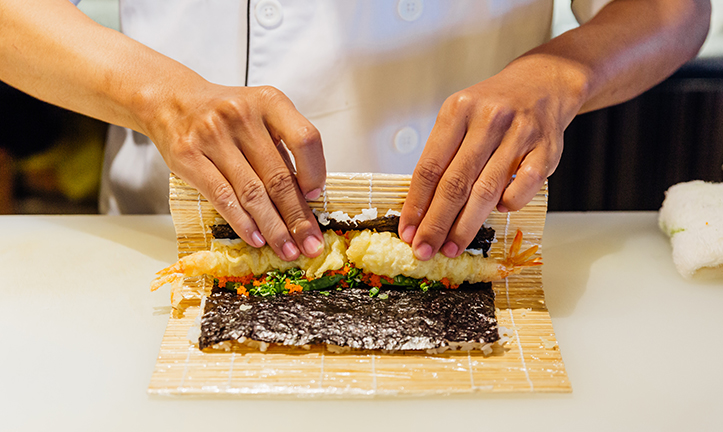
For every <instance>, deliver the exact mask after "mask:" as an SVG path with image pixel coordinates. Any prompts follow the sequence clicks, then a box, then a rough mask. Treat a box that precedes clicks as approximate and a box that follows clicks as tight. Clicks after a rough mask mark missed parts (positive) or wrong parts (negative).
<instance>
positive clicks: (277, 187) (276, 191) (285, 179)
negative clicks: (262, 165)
mask: <svg viewBox="0 0 723 432" xmlns="http://www.w3.org/2000/svg"><path fill="white" fill-rule="evenodd" d="M266 187H267V188H268V190H269V194H270V195H272V196H276V197H278V196H286V195H289V194H293V193H294V192H295V191H294V189H295V188H296V180H295V178H294V176H293V175H292V174H291V173H290V172H289V171H288V170H280V171H278V172H276V173H274V174H272V175H271V176H270V177H269V179H268V181H267V182H266Z"/></svg>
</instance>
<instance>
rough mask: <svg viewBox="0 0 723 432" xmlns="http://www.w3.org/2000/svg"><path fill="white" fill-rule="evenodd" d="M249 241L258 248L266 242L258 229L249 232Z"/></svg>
mask: <svg viewBox="0 0 723 432" xmlns="http://www.w3.org/2000/svg"><path fill="white" fill-rule="evenodd" d="M251 241H252V242H253V244H252V246H255V247H257V248H260V247H261V246H263V245H265V244H266V240H265V239H264V236H262V235H261V232H260V231H258V230H256V231H254V233H253V234H251Z"/></svg>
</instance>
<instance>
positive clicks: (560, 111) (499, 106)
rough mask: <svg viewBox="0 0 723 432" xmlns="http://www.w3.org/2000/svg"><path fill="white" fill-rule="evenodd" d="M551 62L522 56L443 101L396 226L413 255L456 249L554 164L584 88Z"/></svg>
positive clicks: (519, 201) (523, 197) (520, 201)
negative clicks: (490, 216)
mask: <svg viewBox="0 0 723 432" xmlns="http://www.w3.org/2000/svg"><path fill="white" fill-rule="evenodd" d="M549 60H550V59H545V58H541V59H537V58H534V57H532V58H524V57H523V58H521V59H519V60H517V61H515V62H513V63H511V64H510V65H509V66H508V67H507V68H505V70H503V71H502V72H500V73H499V74H497V75H495V76H493V77H492V78H490V79H488V80H485V81H483V82H481V83H479V84H476V85H474V86H472V87H469V88H467V89H465V90H462V91H460V92H458V93H456V94H454V95H452V96H451V97H449V98H448V99H447V100H446V101H445V103H444V104H443V106H442V108H441V110H440V112H439V115H438V116H437V121H436V123H435V125H434V128H433V129H432V132H431V134H430V137H429V140H428V141H427V144H426V146H425V148H424V151H423V152H422V156H421V157H420V160H419V163H418V164H417V167H416V168H415V170H414V174H413V176H412V182H411V185H410V188H409V194H408V196H407V200H406V202H405V203H404V207H403V209H402V216H401V220H400V224H399V232H400V236H401V238H402V239H403V240H404V241H405V242H407V243H410V244H411V245H412V247H413V249H414V253H415V255H416V256H417V258H419V259H421V260H427V259H429V258H431V257H432V256H434V254H435V253H437V252H438V251H440V250H441V252H442V253H443V254H444V255H446V256H448V257H456V256H458V255H460V254H461V253H462V252H463V251H464V249H466V247H467V246H468V245H469V244H470V242H471V241H472V239H473V238H474V236H475V234H476V233H477V231H478V230H479V228H480V227H481V226H482V224H483V222H484V221H485V219H487V216H488V215H489V214H490V212H491V211H492V210H493V209H494V208H495V206H497V209H498V210H499V211H511V210H518V209H520V208H522V207H524V206H525V204H527V203H528V202H529V201H530V200H531V199H532V198H533V197H534V196H535V194H536V193H537V192H538V191H539V190H540V188H541V187H542V185H543V183H544V182H545V180H546V179H547V177H548V176H549V175H550V174H552V172H553V171H554V169H555V168H556V167H557V164H558V162H559V160H560V156H561V153H562V137H563V131H564V130H565V128H566V127H567V125H568V124H569V123H570V121H571V120H572V118H573V117H574V116H575V114H576V113H577V112H578V110H579V109H580V106H581V105H582V93H583V91H582V86H581V85H580V84H579V83H580V82H581V80H580V77H579V75H578V74H577V73H575V72H574V71H573V70H572V69H566V68H565V65H556V64H555V62H554V61H549ZM513 175H514V176H515V177H514V180H512V178H513ZM511 180H512V182H511V183H510V181H511Z"/></svg>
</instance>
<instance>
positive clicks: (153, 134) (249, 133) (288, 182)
mask: <svg viewBox="0 0 723 432" xmlns="http://www.w3.org/2000/svg"><path fill="white" fill-rule="evenodd" d="M201 87H202V88H201V89H200V91H199V89H198V88H196V89H194V90H193V91H187V90H186V89H184V90H181V91H180V92H179V93H181V94H183V93H188V95H187V96H184V95H181V96H179V95H174V96H173V97H172V98H171V100H173V101H174V102H175V103H173V104H172V106H168V107H164V108H163V109H162V110H161V111H160V112H161V114H160V115H157V116H156V117H155V118H154V121H153V122H152V123H153V124H152V125H151V126H150V127H148V128H147V132H148V133H149V135H150V138H151V139H152V140H153V142H154V143H155V144H156V146H157V147H158V149H159V151H160V152H161V154H162V155H163V158H164V160H165V161H166V164H168V167H169V168H170V169H171V170H172V171H173V172H174V173H176V174H177V175H178V176H179V177H181V178H183V179H184V180H185V181H186V182H188V183H189V184H190V185H191V186H193V187H195V188H196V189H198V190H199V192H201V194H203V196H204V197H206V198H207V199H208V201H209V202H210V203H211V204H213V206H214V207H215V208H216V210H217V211H218V212H219V214H220V215H221V216H223V218H224V219H226V221H228V223H229V224H230V225H231V226H232V227H233V229H234V230H235V231H236V232H237V233H238V234H239V236H240V237H241V238H242V239H243V240H244V241H245V242H247V243H248V244H250V245H253V246H255V247H261V246H263V245H264V243H268V244H269V246H271V248H273V250H274V251H275V252H276V253H277V254H278V255H279V257H281V258H282V259H284V260H286V261H291V260H294V259H296V258H298V257H299V253H303V254H304V255H306V256H309V257H315V256H318V255H319V254H320V253H321V252H322V251H323V237H322V234H321V230H320V229H319V226H318V224H317V222H316V218H315V217H314V215H313V214H312V212H311V210H310V208H309V206H308V204H307V203H306V200H305V198H307V199H315V198H317V197H318V196H319V195H320V193H321V188H322V187H323V186H324V181H325V179H326V165H325V161H324V154H323V149H322V145H321V137H320V135H319V132H318V131H317V130H316V128H315V127H314V126H313V125H312V124H311V123H310V122H309V121H308V120H307V119H306V118H304V116H302V115H301V114H300V113H299V112H298V111H297V110H296V108H295V107H294V105H293V103H291V101H290V100H289V98H288V97H286V95H284V94H283V93H282V92H281V91H279V90H277V89H275V88H273V87H225V86H219V85H214V84H210V83H205V84H204V85H202V86H201ZM178 101H180V102H178ZM282 140H283V143H282V142H281V141H282ZM284 144H286V146H287V147H288V149H289V150H290V151H291V153H292V154H293V156H294V160H295V162H296V170H297V172H296V173H294V171H293V170H294V168H293V166H292V164H291V162H290V160H289V155H288V152H287V150H286V148H285V147H284Z"/></svg>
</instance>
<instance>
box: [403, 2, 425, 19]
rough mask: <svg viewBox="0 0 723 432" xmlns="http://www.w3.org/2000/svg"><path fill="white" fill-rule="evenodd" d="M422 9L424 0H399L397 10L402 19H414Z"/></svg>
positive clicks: (420, 13)
mask: <svg viewBox="0 0 723 432" xmlns="http://www.w3.org/2000/svg"><path fill="white" fill-rule="evenodd" d="M423 11H424V0H399V3H397V12H398V13H399V16H400V17H401V18H402V19H403V20H404V21H416V20H417V19H418V18H419V17H420V16H422V12H423Z"/></svg>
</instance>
